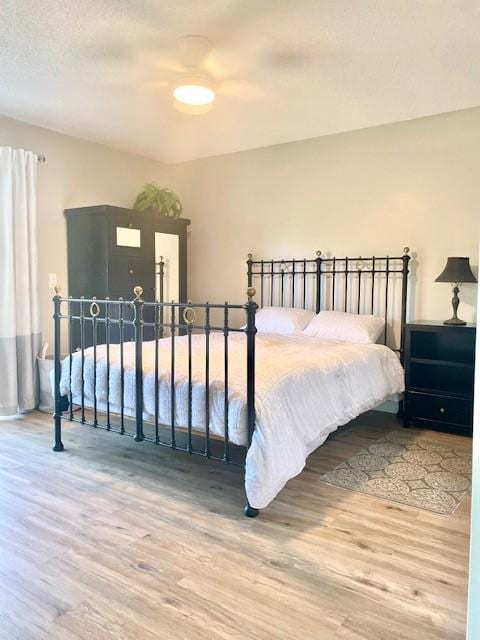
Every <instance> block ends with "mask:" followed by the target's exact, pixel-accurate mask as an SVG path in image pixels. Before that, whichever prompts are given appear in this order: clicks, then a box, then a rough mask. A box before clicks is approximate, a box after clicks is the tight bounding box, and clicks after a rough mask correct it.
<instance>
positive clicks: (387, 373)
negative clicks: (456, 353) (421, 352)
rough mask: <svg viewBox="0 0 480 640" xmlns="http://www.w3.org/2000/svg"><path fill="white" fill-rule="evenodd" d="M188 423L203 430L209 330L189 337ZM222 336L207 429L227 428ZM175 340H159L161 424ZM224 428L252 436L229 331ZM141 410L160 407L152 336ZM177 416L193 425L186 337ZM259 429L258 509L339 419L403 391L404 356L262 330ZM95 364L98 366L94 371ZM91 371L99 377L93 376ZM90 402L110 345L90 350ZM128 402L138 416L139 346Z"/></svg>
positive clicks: (112, 380)
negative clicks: (136, 390)
mask: <svg viewBox="0 0 480 640" xmlns="http://www.w3.org/2000/svg"><path fill="white" fill-rule="evenodd" d="M191 340H192V351H191V353H192V358H191V368H192V378H191V379H192V404H191V407H192V427H193V429H194V430H196V431H199V432H204V431H205V422H206V415H205V413H206V384H205V382H206V381H205V351H206V344H205V335H204V334H199V335H192V337H191ZM224 342H225V341H224V336H223V334H221V333H212V334H211V335H210V348H209V354H210V373H209V403H210V404H209V428H210V433H211V434H214V435H218V436H223V435H224V424H225V383H224V349H225V346H224ZM171 347H172V340H171V339H170V338H164V339H162V340H160V341H159V357H158V370H159V375H158V377H159V385H158V393H159V421H160V422H161V423H163V424H167V425H169V424H170V420H171V410H172V406H171V373H170V366H171V356H172V354H171ZM228 351H229V353H228V361H229V375H228V390H227V393H228V430H229V440H230V441H231V442H232V443H234V444H237V445H246V443H247V415H246V336H245V335H244V334H243V333H231V334H230V335H229V338H228ZM142 356H143V410H144V414H145V416H146V417H148V416H152V415H154V413H155V343H154V342H144V343H143V352H142ZM174 360H175V379H174V387H175V393H174V415H175V424H176V426H177V427H180V428H186V427H187V425H188V408H189V401H188V398H189V385H188V338H187V336H179V337H176V338H175V348H174ZM255 362H256V364H255V409H256V423H255V431H254V434H253V439H252V443H251V446H250V448H249V449H248V453H247V457H246V471H245V490H246V494H247V497H248V501H249V503H250V504H251V505H252V507H255V508H258V509H262V508H264V507H266V506H267V505H268V504H269V502H270V501H271V500H273V498H274V497H275V496H276V495H277V493H278V492H279V491H280V490H281V489H282V487H283V486H284V485H285V483H286V482H287V481H288V480H289V479H290V478H292V477H294V476H296V475H297V474H299V473H300V472H301V471H302V469H303V468H304V466H305V462H306V459H307V457H308V455H309V454H310V453H311V452H312V451H313V450H315V449H316V448H317V447H318V446H320V445H321V444H322V443H323V442H324V441H325V440H326V439H327V437H328V435H329V434H330V433H332V432H333V431H334V430H335V429H337V428H338V427H339V426H341V425H344V424H346V423H348V422H349V421H350V420H352V419H353V418H355V417H357V416H358V415H360V414H361V413H363V412H365V411H367V410H369V409H373V408H375V407H377V406H378V405H380V404H382V403H383V402H384V401H385V400H387V399H389V398H391V397H393V396H395V395H396V394H398V393H400V392H402V391H403V389H404V374H403V369H402V366H401V364H400V361H399V358H398V356H397V355H396V354H395V353H394V352H393V351H391V350H390V349H389V348H388V347H385V346H383V345H372V344H368V345H359V344H349V343H345V342H338V341H331V340H328V341H326V340H322V339H319V338H315V337H310V336H305V335H294V336H280V335H274V334H257V336H256V353H255ZM94 369H95V371H94ZM94 373H95V375H94ZM83 377H84V393H85V405H86V406H92V405H93V398H94V379H95V386H96V399H97V405H98V407H99V408H102V407H105V406H106V401H107V360H106V347H105V345H100V346H98V347H97V364H96V368H94V358H93V348H90V349H86V350H85V361H84V376H83ZM81 381H82V368H81V354H80V353H75V354H73V356H72V367H71V391H72V395H73V398H74V401H77V402H78V400H79V398H80V394H81ZM60 390H61V393H62V395H68V393H69V390H70V365H69V358H66V359H65V360H64V361H63V363H62V373H61V383H60ZM108 390H109V402H110V409H111V411H112V412H115V411H118V410H119V407H120V404H121V375H120V350H119V347H118V345H110V372H109V376H108ZM123 397H124V407H125V413H126V414H127V415H135V345H134V343H126V344H125V345H124V394H123Z"/></svg>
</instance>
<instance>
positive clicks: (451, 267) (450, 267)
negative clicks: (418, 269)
mask: <svg viewBox="0 0 480 640" xmlns="http://www.w3.org/2000/svg"><path fill="white" fill-rule="evenodd" d="M435 282H450V283H452V284H456V283H461V282H477V279H476V278H475V276H474V275H473V273H472V270H471V269H470V261H469V259H468V258H447V264H446V265H445V269H444V270H443V271H442V273H441V274H440V275H439V276H438V278H436V279H435Z"/></svg>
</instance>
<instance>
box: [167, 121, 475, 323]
mask: <svg viewBox="0 0 480 640" xmlns="http://www.w3.org/2000/svg"><path fill="white" fill-rule="evenodd" d="M479 168H480V109H471V110H467V111H463V112H456V113H450V114H444V115H439V116H435V117H430V118H423V119H419V120H413V121H409V122H404V123H398V124H392V125H386V126H381V127H375V128H371V129H364V130H361V131H355V132H351V133H345V134H340V135H333V136H328V137H322V138H316V139H312V140H306V141H301V142H296V143H290V144H283V145H278V146H275V147H267V148H263V149H257V150H253V151H246V152H241V153H237V154H230V155H226V156H221V157H215V158H210V159H204V160H197V161H195V162H190V163H185V164H179V165H175V166H173V167H172V171H173V176H172V183H173V186H174V187H176V188H177V189H178V191H179V193H180V194H181V196H182V197H183V200H184V205H185V206H184V210H185V214H186V215H188V216H189V217H191V218H192V226H191V228H190V229H191V231H190V241H189V251H190V254H189V255H190V274H189V275H190V297H192V298H194V299H197V300H203V299H205V298H209V299H211V300H213V299H215V300H221V301H223V300H225V299H228V300H230V301H232V302H233V301H242V300H244V298H245V293H244V292H245V277H244V272H245V265H244V260H245V259H246V254H247V253H248V252H249V251H251V252H253V253H254V254H255V255H256V256H257V257H264V258H269V257H304V256H307V257H310V256H311V257H314V254H315V251H316V250H317V249H321V250H322V251H323V252H324V253H326V252H332V253H333V254H334V255H335V254H336V255H340V256H342V255H345V254H347V255H348V254H350V255H351V254H358V253H360V254H362V255H372V254H377V255H378V254H379V253H382V252H387V253H389V254H390V255H399V254H401V252H402V249H403V247H404V246H405V245H408V246H410V247H411V249H412V252H413V253H414V254H416V255H417V259H416V262H417V263H418V265H417V269H416V278H417V283H416V287H415V298H416V299H415V304H414V308H413V307H412V308H411V311H410V316H411V317H410V319H414V317H415V318H416V319H441V320H442V319H445V318H446V317H448V315H449V313H450V311H451V307H450V297H451V296H450V286H449V285H448V284H436V283H435V282H434V279H435V277H436V276H437V275H438V274H439V273H440V271H441V270H442V268H443V266H444V263H445V260H446V257H447V256H449V255H465V256H470V258H471V262H472V264H473V265H475V267H476V265H477V259H478V228H479V221H480V178H479V175H480V174H479V171H480V169H479ZM474 289H475V288H474V287H473V286H472V285H466V286H465V287H464V289H463V290H462V293H461V299H462V303H461V306H460V314H461V317H463V318H465V319H466V320H472V319H473V318H474V315H475V290H474Z"/></svg>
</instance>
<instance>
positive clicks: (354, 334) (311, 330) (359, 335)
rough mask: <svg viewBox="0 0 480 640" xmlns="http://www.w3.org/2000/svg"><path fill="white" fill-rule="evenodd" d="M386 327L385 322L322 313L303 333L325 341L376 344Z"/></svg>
mask: <svg viewBox="0 0 480 640" xmlns="http://www.w3.org/2000/svg"><path fill="white" fill-rule="evenodd" d="M384 327H385V320H384V319H383V318H379V317H378V316H366V315H360V314H357V313H345V312H343V311H320V313H317V315H316V316H315V317H314V318H313V320H312V321H311V322H310V324H309V325H308V326H307V327H306V328H305V330H304V331H303V333H304V334H305V335H307V336H315V337H317V338H324V339H325V340H342V341H344V342H354V343H357V344H373V343H375V342H376V341H377V340H378V338H379V337H380V334H381V333H382V330H383V329H384Z"/></svg>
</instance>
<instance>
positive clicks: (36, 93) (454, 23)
mask: <svg viewBox="0 0 480 640" xmlns="http://www.w3.org/2000/svg"><path fill="white" fill-rule="evenodd" d="M479 18H480V2H478V0H376V1H375V0H136V1H132V0H131V1H130V2H119V1H118V0H42V2H39V1H38V0H1V10H0V112H1V113H4V114H6V115H10V116H12V117H15V118H18V119H20V120H25V121H27V122H30V123H33V124H38V125H41V126H45V127H48V128H51V129H54V130H56V131H60V132H63V133H68V134H72V135H75V136H79V137H82V138H86V139H88V140H93V141H96V142H100V143H105V144H108V145H111V146H114V147H117V148H120V149H124V150H126V151H131V152H136V153H140V154H142V155H146V156H148V157H152V158H155V159H158V160H162V161H165V162H179V161H182V160H190V159H193V158H198V157H204V156H210V155H217V154H222V153H229V152H234V151H239V150H242V149H249V148H254V147H261V146H266V145H272V144H278V143H281V142H288V141H292V140H299V139H303V138H310V137H315V136H320V135H325V134H331V133H336V132H340V131H347V130H352V129H360V128H363V127H368V126H373V125H378V124H383V123H387V122H395V121H399V120H406V119H410V118H416V117H420V116H425V115H431V114H434V113H440V112H445V111H453V110H457V109H464V108H468V107H472V106H477V105H480V73H479V68H478V62H479V60H480V37H479V26H480V21H479ZM187 34H199V35H203V36H206V37H208V38H209V39H210V40H211V42H212V44H213V47H214V49H213V51H212V53H211V54H210V55H209V56H208V58H207V59H206V60H205V68H206V70H207V71H209V72H210V73H211V74H212V75H213V76H214V77H215V78H216V80H217V82H218V84H219V94H218V97H217V100H216V101H215V104H214V107H213V109H212V111H211V112H210V113H209V114H206V115H202V116H191V115H185V114H181V113H178V112H177V111H175V110H174V108H173V106H172V100H171V96H170V93H169V88H168V86H167V84H168V82H170V81H171V80H172V79H173V78H174V77H175V74H176V73H178V71H179V70H180V67H179V64H178V59H177V58H176V55H175V49H176V39H177V38H178V37H180V36H183V35H187ZM0 142H1V141H0Z"/></svg>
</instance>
